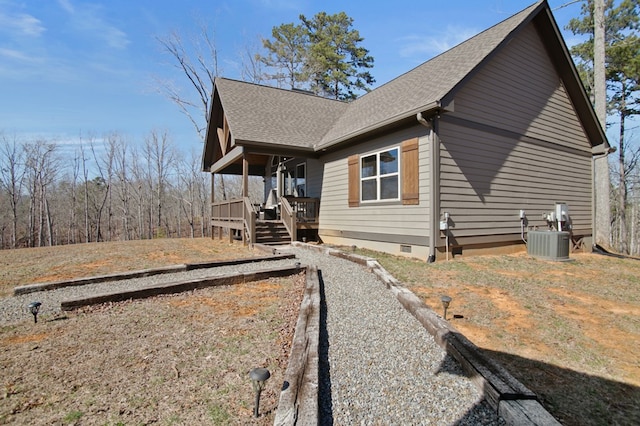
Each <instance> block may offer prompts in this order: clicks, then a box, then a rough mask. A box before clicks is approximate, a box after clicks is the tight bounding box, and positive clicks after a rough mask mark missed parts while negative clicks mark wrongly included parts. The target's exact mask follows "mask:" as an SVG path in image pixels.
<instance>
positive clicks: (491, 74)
mask: <svg viewBox="0 0 640 426" xmlns="http://www.w3.org/2000/svg"><path fill="white" fill-rule="evenodd" d="M439 137H440V141H441V145H440V210H441V212H445V211H446V212H448V213H449V214H450V215H451V220H452V223H453V225H454V226H453V228H451V234H452V236H453V237H454V241H455V242H456V243H458V244H464V243H465V242H466V243H468V244H477V243H482V242H483V241H487V242H489V240H491V241H499V240H501V239H502V240H504V241H508V240H513V239H517V238H519V234H520V218H519V213H520V210H524V211H525V213H526V216H527V219H528V225H529V226H538V227H540V228H541V229H546V228H547V224H546V222H545V221H544V220H543V219H542V214H543V213H549V212H551V211H552V210H553V209H554V206H555V203H556V202H562V203H566V204H567V205H568V206H569V214H570V218H571V224H572V227H573V232H574V235H578V236H581V235H591V230H592V160H591V146H590V143H589V141H588V139H587V137H586V134H585V132H584V130H583V128H582V125H581V123H580V120H579V119H578V116H577V114H576V112H575V110H574V108H573V106H572V103H571V101H570V99H569V97H568V95H567V92H566V90H565V88H564V86H563V84H562V82H561V80H560V77H559V75H558V74H557V72H556V71H555V68H554V66H553V64H552V63H551V61H550V59H549V57H548V55H547V52H546V50H545V48H544V46H543V44H542V42H541V40H540V38H539V36H538V33H537V31H536V29H535V28H534V27H533V25H529V27H527V28H525V29H524V30H523V31H522V32H521V33H520V34H519V35H518V37H516V38H515V39H514V40H512V41H511V43H509V44H508V45H507V46H505V48H504V49H502V50H501V51H500V52H499V53H497V54H496V55H495V56H494V57H493V58H492V59H491V60H490V62H489V63H487V64H486V65H485V66H484V67H483V68H482V69H481V70H479V71H478V72H476V73H475V74H474V75H473V78H472V79H471V80H470V81H469V82H468V83H467V84H466V85H465V86H464V87H463V88H462V89H461V90H460V91H459V92H458V93H457V94H456V96H455V112H453V113H449V114H443V116H442V118H441V120H440V127H439ZM483 239H484V240H483Z"/></svg>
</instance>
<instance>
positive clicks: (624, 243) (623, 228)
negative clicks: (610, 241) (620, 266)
mask: <svg viewBox="0 0 640 426" xmlns="http://www.w3.org/2000/svg"><path fill="white" fill-rule="evenodd" d="M624 126H625V112H624V108H622V110H621V112H620V156H619V167H620V188H618V190H619V191H620V195H619V197H618V198H619V199H618V203H619V204H618V210H619V211H618V218H619V222H620V223H619V229H620V234H619V238H620V243H619V244H620V248H619V250H620V253H623V254H629V245H628V239H627V212H626V209H627V178H626V173H625V158H624V154H625V153H624Z"/></svg>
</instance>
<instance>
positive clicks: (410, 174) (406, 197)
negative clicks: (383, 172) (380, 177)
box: [401, 138, 420, 205]
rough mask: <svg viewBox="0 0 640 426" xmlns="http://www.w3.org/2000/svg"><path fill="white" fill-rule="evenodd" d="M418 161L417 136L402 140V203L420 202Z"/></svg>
mask: <svg viewBox="0 0 640 426" xmlns="http://www.w3.org/2000/svg"><path fill="white" fill-rule="evenodd" d="M418 163H419V161H418V138H413V139H409V140H406V141H404V142H402V161H401V165H402V204H405V205H412V204H418V203H419V202H420V198H419V192H420V188H419V179H418V171H419V164H418Z"/></svg>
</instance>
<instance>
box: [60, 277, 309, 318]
mask: <svg viewBox="0 0 640 426" xmlns="http://www.w3.org/2000/svg"><path fill="white" fill-rule="evenodd" d="M304 268H305V266H287V267H284V268H272V269H262V270H259V271H252V272H245V273H240V274H227V275H218V276H214V277H209V278H199V279H193V280H187V281H174V282H170V283H164V284H156V285H150V286H147V287H143V288H139V289H135V290H129V291H117V292H113V293H104V294H99V295H96V296H90V297H83V298H77V299H70V300H63V301H62V302H60V309H61V310H63V311H70V310H73V309H77V308H81V307H84V306H91V305H99V304H102V303H109V302H123V301H126V300H133V299H145V298H148V297H154V296H160V295H165V294H176V293H182V292H185V291H191V290H196V289H199V288H206V287H214V286H220V285H234V284H242V283H246V282H251V281H258V280H262V279H267V278H271V277H284V276H289V275H294V274H297V273H300V272H303V271H304Z"/></svg>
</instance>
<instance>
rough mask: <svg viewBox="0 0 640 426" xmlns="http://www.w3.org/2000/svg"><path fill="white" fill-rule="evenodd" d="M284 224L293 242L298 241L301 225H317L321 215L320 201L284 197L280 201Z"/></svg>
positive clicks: (316, 199)
mask: <svg viewBox="0 0 640 426" xmlns="http://www.w3.org/2000/svg"><path fill="white" fill-rule="evenodd" d="M280 206H281V210H280V211H281V213H280V215H281V216H282V222H283V223H284V226H285V227H286V228H287V231H289V234H290V235H291V241H297V239H298V235H297V233H298V224H299V223H317V222H318V216H319V213H320V199H318V198H303V197H282V198H281V199H280Z"/></svg>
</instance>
